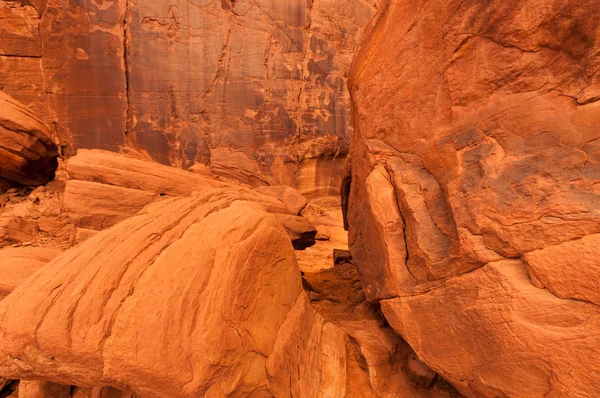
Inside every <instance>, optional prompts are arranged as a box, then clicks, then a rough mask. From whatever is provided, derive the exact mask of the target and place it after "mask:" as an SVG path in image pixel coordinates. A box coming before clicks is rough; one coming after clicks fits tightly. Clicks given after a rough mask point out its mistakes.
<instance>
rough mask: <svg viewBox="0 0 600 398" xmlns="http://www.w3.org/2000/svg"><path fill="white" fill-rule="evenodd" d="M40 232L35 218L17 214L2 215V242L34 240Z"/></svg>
mask: <svg viewBox="0 0 600 398" xmlns="http://www.w3.org/2000/svg"><path fill="white" fill-rule="evenodd" d="M38 233H39V229H38V225H37V222H35V220H30V219H26V218H21V217H16V216H0V244H4V243H22V242H28V241H31V240H33V239H34V238H35V237H36V236H37V234H38Z"/></svg>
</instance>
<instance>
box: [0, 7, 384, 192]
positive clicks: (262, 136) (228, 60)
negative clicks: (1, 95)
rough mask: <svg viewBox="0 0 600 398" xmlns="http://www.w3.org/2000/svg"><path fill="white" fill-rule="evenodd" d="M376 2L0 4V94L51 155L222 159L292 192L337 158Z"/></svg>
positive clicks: (182, 161)
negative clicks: (309, 165) (15, 103)
mask: <svg viewBox="0 0 600 398" xmlns="http://www.w3.org/2000/svg"><path fill="white" fill-rule="evenodd" d="M34 3H35V4H34ZM38 3H39V4H38ZM376 3H377V2H376V1H373V0H343V1H341V2H340V1H332V0H321V1H313V0H283V1H281V0H252V1H250V0H237V1H228V0H189V1H188V0H160V1H150V2H149V1H144V2H135V1H127V0H116V1H110V2H94V1H84V0H75V1H66V0H49V1H47V2H44V1H42V0H40V1H38V2H33V3H28V2H17V3H13V2H9V1H4V2H2V3H1V4H0V15H2V16H3V18H2V19H0V32H2V38H1V39H0V85H1V86H3V87H4V89H5V90H6V91H7V92H8V93H9V94H11V95H14V96H15V98H17V99H18V100H20V101H22V102H24V103H25V104H26V105H29V106H30V107H32V109H33V110H34V111H36V112H37V113H38V114H39V115H40V116H41V117H42V118H43V119H44V120H45V121H46V122H47V123H49V124H53V123H55V124H56V130H57V131H58V132H59V133H60V136H61V138H62V141H63V145H68V144H72V145H74V146H75V147H77V148H99V149H108V150H112V151H118V150H119V149H120V148H121V147H123V146H125V145H127V146H130V147H134V148H137V149H138V150H142V151H146V152H147V153H148V154H149V155H150V156H151V157H152V158H153V159H154V160H156V161H159V162H161V163H163V164H167V165H173V166H176V167H182V168H188V167H190V166H192V165H193V164H194V163H195V162H197V163H205V164H213V165H214V167H215V169H216V170H217V171H219V170H224V169H225V170H226V169H228V168H230V167H231V164H230V159H228V158H223V156H221V155H222V153H223V151H224V150H228V151H230V152H233V153H234V155H233V156H234V157H235V158H236V159H238V158H243V157H247V158H248V159H247V160H246V161H245V162H246V163H247V164H245V165H243V166H244V167H246V168H247V170H244V171H250V172H252V174H253V175H258V177H257V179H258V180H260V181H261V183H260V184H263V181H266V183H275V184H277V183H278V182H281V183H283V182H282V181H281V179H284V180H292V181H293V180H294V179H295V174H296V169H297V166H298V165H299V164H301V163H302V162H303V161H304V160H305V159H312V158H323V157H329V158H332V157H334V158H339V156H340V155H342V156H343V155H344V154H345V153H347V152H348V149H349V144H350V141H351V137H352V128H351V123H350V97H349V93H348V90H347V87H346V78H347V71H348V67H349V65H350V63H351V60H352V57H353V54H354V50H355V48H356V47H357V45H358V42H359V40H360V38H361V36H362V32H363V28H364V27H365V26H366V25H367V23H368V22H369V20H370V19H371V17H372V16H373V15H374V12H375V7H376V6H377V4H376ZM260 184H253V185H260ZM313 188H314V187H313ZM313 188H310V189H313Z"/></svg>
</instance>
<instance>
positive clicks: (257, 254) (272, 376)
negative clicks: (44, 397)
mask: <svg viewBox="0 0 600 398" xmlns="http://www.w3.org/2000/svg"><path fill="white" fill-rule="evenodd" d="M235 195H236V191H235V190H231V189H230V188H214V189H207V190H205V191H203V192H200V193H195V194H193V195H191V196H189V197H183V198H169V199H165V200H162V201H157V202H155V203H152V204H150V205H149V206H148V207H147V208H146V209H145V210H143V211H142V212H141V213H139V214H138V215H135V216H133V217H131V218H129V219H127V220H125V221H123V222H121V223H119V224H117V225H115V226H113V227H111V228H109V229H107V230H104V231H102V232H99V233H97V234H96V235H95V236H94V237H91V238H89V239H88V240H87V241H85V242H84V243H82V244H81V245H79V246H77V247H75V248H73V249H71V250H69V251H67V252H66V253H64V254H63V255H61V256H60V257H58V258H56V259H55V260H54V261H52V262H51V263H49V264H48V265H46V266H45V267H44V268H42V269H41V270H39V271H38V272H37V273H36V274H35V275H33V276H32V277H30V278H29V279H28V280H27V281H25V282H24V283H23V284H21V285H20V286H19V287H18V288H17V289H16V290H15V291H13V292H12V293H11V294H10V295H9V296H8V297H7V298H5V299H4V300H3V301H2V302H0V374H1V375H3V376H6V377H9V378H12V379H33V380H45V381H48V382H52V383H57V384H62V385H76V386H80V387H87V388H90V387H97V386H111V387H114V388H117V389H119V390H124V391H129V392H133V393H135V394H136V395H138V396H142V397H149V396H151V397H198V396H209V397H212V396H255V397H263V396H265V397H266V396H277V397H284V396H289V395H290V392H292V393H293V394H294V396H302V397H315V396H344V395H345V392H346V391H350V390H349V388H350V387H348V386H349V385H352V383H353V380H352V379H351V378H350V377H348V375H347V370H346V364H347V363H352V364H354V365H353V366H356V367H358V364H357V363H356V359H353V354H352V353H350V352H347V350H346V347H347V344H348V343H349V341H350V338H349V337H348V336H347V335H346V334H345V333H344V332H343V331H342V330H341V329H340V328H338V327H337V326H335V325H333V324H331V323H328V322H326V321H324V319H323V318H322V317H321V316H320V315H319V314H318V313H316V312H315V310H314V309H313V308H312V307H311V306H310V304H309V301H308V298H307V296H306V294H305V293H304V291H303V290H302V283H301V277H300V271H299V269H298V265H297V262H296V257H295V254H294V250H293V247H292V244H291V243H290V240H289V239H288V237H287V236H286V233H285V231H284V229H283V227H282V226H281V224H280V223H279V222H278V221H277V220H276V218H275V217H274V216H273V215H270V214H268V213H267V212H265V210H264V209H263V207H262V206H261V205H260V204H258V203H255V202H251V201H248V200H245V199H244V198H243V197H237V196H235ZM367 385H368V383H367ZM359 393H360V392H359Z"/></svg>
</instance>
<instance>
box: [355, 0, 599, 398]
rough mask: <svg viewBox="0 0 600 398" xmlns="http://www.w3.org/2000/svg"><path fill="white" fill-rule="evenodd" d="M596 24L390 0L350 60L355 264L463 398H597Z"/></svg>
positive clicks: (466, 5) (586, 4) (564, 12)
mask: <svg viewBox="0 0 600 398" xmlns="http://www.w3.org/2000/svg"><path fill="white" fill-rule="evenodd" d="M598 17H600V8H599V7H598V4H597V2H596V1H594V0H586V1H583V2H581V1H569V0H567V1H558V0H527V1H522V2H516V3H514V2H513V3H511V4H508V3H507V2H505V1H500V0H493V1H489V2H480V1H476V0H472V1H471V0H469V1H451V2H444V3H443V4H442V2H431V1H430V2H425V1H413V2H403V1H396V0H389V1H387V2H386V3H385V4H384V5H383V6H382V7H381V11H380V13H379V14H378V16H377V17H376V19H375V20H374V21H373V23H372V26H371V29H370V31H369V33H368V34H367V36H366V40H365V42H364V43H363V44H362V45H361V50H360V51H359V54H358V55H357V57H356V59H355V61H354V64H353V67H352V71H351V74H350V83H351V84H350V87H351V93H352V97H353V102H354V104H353V106H354V110H355V111H356V112H355V113H354V121H355V128H356V132H357V134H356V135H355V140H354V143H353V149H352V176H351V190H350V193H349V209H348V221H349V227H350V230H349V232H350V237H349V238H350V246H351V251H352V254H353V257H354V261H355V264H356V265H357V267H358V268H359V270H360V273H361V278H362V282H363V286H364V288H365V292H366V294H367V297H368V298H369V299H370V300H373V301H378V300H383V304H382V308H383V309H384V311H385V314H386V317H387V318H388V319H389V321H390V324H391V325H392V326H393V327H394V329H395V330H396V331H398V332H399V333H400V334H401V335H402V336H403V337H404V338H405V339H406V341H407V342H408V343H409V344H410V345H411V346H412V347H413V348H414V349H415V351H416V352H417V354H418V356H419V357H420V358H421V359H422V360H423V361H424V362H425V363H426V364H427V365H429V366H430V367H431V368H432V369H433V370H435V371H436V372H438V373H439V374H440V375H442V376H443V377H444V378H446V379H448V380H449V381H451V382H452V383H453V384H454V385H456V386H458V387H460V388H461V389H462V391H464V392H465V393H468V392H469V391H470V392H471V393H481V394H484V395H486V396H511V397H513V396H514V397H542V396H552V395H556V396H590V397H591V396H597V395H599V394H600V382H599V380H600V379H598V377H595V376H594V375H596V374H598V373H597V372H598V371H599V369H600V362H599V361H598V360H597V359H596V357H597V351H598V341H597V337H596V336H597V335H598V333H599V331H600V329H599V328H600V323H599V319H600V318H599V317H598V316H599V315H600V310H599V309H598V306H597V304H598V301H597V300H598V297H597V293H596V291H597V287H598V286H597V283H596V282H595V281H596V280H597V279H598V278H597V277H598V270H597V268H598V267H597V266H596V265H595V264H596V263H597V261H596V260H595V258H597V255H596V249H595V246H597V245H596V242H595V240H596V236H597V234H598V233H600V212H598V204H599V203H600V202H599V194H600V191H599V190H598V184H597V181H598V177H599V173H598V172H599V170H600V167H599V165H600V150H599V143H600V131H599V130H598V129H597V127H596V126H597V125H598V124H599V123H600V112H599V110H600V102H598V101H597V100H598V98H600V86H599V84H598V82H599V80H598V78H597V73H596V71H597V69H598V68H597V67H596V66H595V65H597V64H598V62H600V61H599V60H600V58H599V56H598V49H599V48H600V36H599V35H598V33H597V29H596V27H595V24H594V22H592V21H594V20H596V19H597V18H598ZM521 258H522V261H521V260H517V259H521ZM513 259H514V260H513ZM541 288H545V289H546V290H543V289H541ZM573 299H576V300H580V301H575V300H573Z"/></svg>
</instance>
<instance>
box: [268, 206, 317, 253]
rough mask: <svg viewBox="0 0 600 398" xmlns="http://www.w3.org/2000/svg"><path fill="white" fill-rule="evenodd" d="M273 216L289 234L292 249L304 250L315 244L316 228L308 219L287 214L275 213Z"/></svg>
mask: <svg viewBox="0 0 600 398" xmlns="http://www.w3.org/2000/svg"><path fill="white" fill-rule="evenodd" d="M275 216H276V217H277V220H278V221H279V222H280V223H281V225H283V228H285V230H286V232H287V233H288V235H289V236H290V239H291V240H292V245H293V246H294V249H296V250H304V249H306V248H308V247H311V246H314V245H315V243H316V241H315V236H316V235H317V229H316V228H315V226H314V225H313V224H312V223H311V222H310V221H308V220H307V219H305V218H302V217H298V216H292V215H289V214H275Z"/></svg>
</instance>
